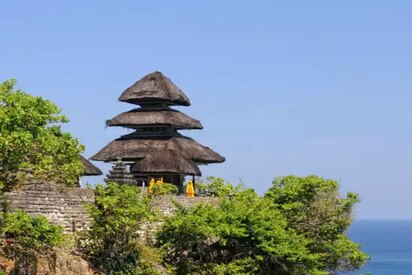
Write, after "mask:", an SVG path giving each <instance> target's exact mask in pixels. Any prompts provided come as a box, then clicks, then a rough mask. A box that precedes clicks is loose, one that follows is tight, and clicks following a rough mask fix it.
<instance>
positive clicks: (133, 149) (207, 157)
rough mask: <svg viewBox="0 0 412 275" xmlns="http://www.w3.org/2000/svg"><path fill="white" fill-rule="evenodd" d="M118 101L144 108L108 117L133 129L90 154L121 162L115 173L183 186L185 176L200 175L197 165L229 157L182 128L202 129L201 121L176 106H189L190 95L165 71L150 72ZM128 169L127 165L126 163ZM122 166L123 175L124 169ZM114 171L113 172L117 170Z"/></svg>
mask: <svg viewBox="0 0 412 275" xmlns="http://www.w3.org/2000/svg"><path fill="white" fill-rule="evenodd" d="M119 101H121V102H127V103H130V104H134V105H139V106H140V107H138V108H135V109H132V110H130V111H128V112H124V113H121V114H119V115H117V116H116V117H114V118H112V119H110V120H108V121H106V125H107V126H109V127H125V128H130V129H133V130H134V132H132V133H131V134H127V135H124V136H121V137H120V138H118V139H116V140H113V141H112V142H110V143H109V144H108V145H106V146H105V147H104V148H103V149H101V150H100V151H99V152H98V153H97V154H95V155H94V156H93V157H92V158H91V159H92V160H97V161H104V162H112V163H116V164H115V166H114V168H113V169H112V171H111V173H110V174H109V175H108V179H109V180H110V178H114V179H116V178H121V179H126V181H125V182H127V183H128V184H130V183H131V180H130V179H131V178H130V175H129V176H128V175H127V174H131V175H132V176H133V178H134V179H135V183H136V184H138V185H142V184H143V183H144V184H146V185H147V183H148V182H149V180H150V179H151V178H160V177H162V178H163V179H164V181H165V182H168V183H172V184H175V185H177V186H178V187H179V188H180V190H182V186H183V182H184V177H185V176H187V175H189V176H192V177H193V178H194V176H200V175H201V172H200V169H199V167H198V165H207V164H210V163H221V162H224V161H225V158H224V157H222V156H221V155H219V154H218V153H216V152H214V151H213V150H212V149H210V148H208V147H205V146H203V145H201V144H199V143H198V142H196V141H195V140H193V139H192V138H190V137H186V136H184V135H182V134H180V133H179V132H178V131H179V130H192V129H203V126H202V124H201V123H200V122H199V121H198V120H196V119H193V118H191V117H189V116H188V115H186V114H184V113H182V112H180V111H178V110H175V109H172V108H171V106H190V100H189V98H188V97H187V96H186V95H185V94H184V93H183V92H182V91H181V90H180V89H179V88H178V87H177V86H176V85H175V84H174V83H173V82H172V81H171V80H170V79H169V78H167V77H165V76H164V75H163V74H162V73H160V72H154V73H151V74H148V75H146V76H145V77H143V78H142V79H140V80H139V81H137V82H136V83H135V84H133V85H132V86H131V87H129V88H128V89H126V90H125V91H124V92H123V93H122V94H121V96H120V97H119ZM125 165H127V166H128V169H126V166H125ZM120 170H121V171H123V172H122V173H123V175H121V176H120V172H119V171H120ZM113 173H114V174H113Z"/></svg>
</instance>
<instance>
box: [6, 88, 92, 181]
mask: <svg viewBox="0 0 412 275" xmlns="http://www.w3.org/2000/svg"><path fill="white" fill-rule="evenodd" d="M14 84H15V80H7V81H5V82H3V83H0V185H3V186H5V187H6V188H12V187H13V186H15V185H16V184H17V183H18V182H19V180H22V179H23V178H26V177H27V176H32V177H36V178H42V179H45V180H54V181H57V182H60V183H64V184H67V185H77V184H78V178H79V176H80V175H81V174H82V172H83V169H84V168H83V165H82V163H81V161H80V157H79V154H80V153H81V152H82V151H83V149H84V148H83V146H82V145H81V144H80V143H79V142H78V140H77V139H75V138H73V137H72V136H71V135H70V134H69V133H66V132H63V131H62V130H61V127H60V125H61V124H62V123H67V122H68V119H67V118H66V117H65V116H63V115H61V114H60V112H61V110H60V109H59V108H58V107H57V106H56V105H55V104H54V103H52V102H51V101H49V100H45V99H43V98H41V97H36V96H32V95H30V94H27V93H25V92H23V91H21V90H16V89H14V88H13V87H14Z"/></svg>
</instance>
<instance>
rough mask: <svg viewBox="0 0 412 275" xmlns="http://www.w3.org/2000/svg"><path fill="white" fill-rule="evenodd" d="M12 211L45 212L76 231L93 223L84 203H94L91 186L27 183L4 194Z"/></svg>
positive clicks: (56, 221)
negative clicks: (70, 186) (85, 187)
mask: <svg viewBox="0 0 412 275" xmlns="http://www.w3.org/2000/svg"><path fill="white" fill-rule="evenodd" d="M3 199H4V200H5V201H6V202H8V204H9V206H10V208H11V211H16V210H23V211H25V212H26V213H28V214H30V215H44V216H46V217H47V218H48V219H49V221H50V222H52V223H54V224H59V225H61V226H63V228H64V230H65V232H67V233H69V232H76V231H79V230H81V229H83V228H85V227H87V226H88V225H89V224H90V217H89V215H88V213H87V211H86V208H85V207H84V205H85V204H86V203H93V202H94V193H93V191H92V190H89V189H82V188H77V187H73V188H68V187H64V186H61V185H57V184H53V183H29V184H24V185H22V186H21V188H19V189H18V190H16V191H11V192H6V193H4V198H3Z"/></svg>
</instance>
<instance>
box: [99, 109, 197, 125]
mask: <svg viewBox="0 0 412 275" xmlns="http://www.w3.org/2000/svg"><path fill="white" fill-rule="evenodd" d="M106 125H107V126H121V127H128V128H140V127H172V128H175V129H203V126H202V124H201V123H200V121H198V120H196V119H193V118H191V117H189V116H188V115H185V114H184V113H181V112H179V111H177V110H173V109H169V108H168V109H163V110H150V109H134V110H131V111H129V112H124V113H121V114H119V115H117V116H116V117H114V118H113V119H111V120H108V121H107V122H106Z"/></svg>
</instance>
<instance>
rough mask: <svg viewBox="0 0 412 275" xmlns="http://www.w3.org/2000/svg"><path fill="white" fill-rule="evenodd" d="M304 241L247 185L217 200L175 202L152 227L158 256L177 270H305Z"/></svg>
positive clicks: (311, 266) (310, 261)
mask: <svg viewBox="0 0 412 275" xmlns="http://www.w3.org/2000/svg"><path fill="white" fill-rule="evenodd" d="M308 243H309V241H308V240H307V239H306V238H304V237H303V236H300V235H298V234H296V232H295V231H294V230H290V229H287V221H286V220H285V218H284V217H283V216H282V215H281V214H280V213H279V211H277V210H276V209H275V207H274V205H273V204H272V203H271V202H270V201H269V200H267V199H265V198H262V197H259V196H257V195H256V194H255V193H254V191H252V190H245V191H242V192H240V193H238V194H237V195H236V196H235V197H233V198H232V199H228V198H227V199H222V200H221V201H220V202H219V204H218V205H217V206H213V205H205V204H199V205H196V206H195V207H193V208H188V209H187V208H180V209H179V212H178V213H177V214H176V215H175V216H173V217H171V218H169V219H168V220H167V221H166V222H165V224H164V226H163V228H162V229H161V230H160V231H159V233H158V246H159V247H161V248H162V250H163V251H164V253H165V257H164V260H165V262H166V263H167V264H169V265H170V266H172V267H173V268H174V269H175V272H176V273H177V274H293V273H296V272H298V273H299V272H300V273H301V274H303V273H305V272H306V273H305V274H311V272H312V273H313V272H317V271H318V270H317V269H316V261H317V259H318V257H319V255H317V254H310V253H309V252H308V250H307V248H306V247H307V245H308Z"/></svg>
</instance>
